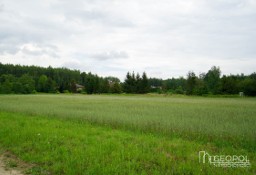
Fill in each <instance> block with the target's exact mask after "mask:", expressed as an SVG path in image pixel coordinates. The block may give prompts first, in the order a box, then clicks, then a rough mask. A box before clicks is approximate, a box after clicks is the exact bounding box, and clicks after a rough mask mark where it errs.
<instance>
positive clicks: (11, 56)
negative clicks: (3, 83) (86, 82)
mask: <svg viewBox="0 0 256 175" xmlns="http://www.w3.org/2000/svg"><path fill="white" fill-rule="evenodd" d="M0 62H2V63H12V64H22V65H39V66H44V67H47V66H49V65H51V66H52V67H63V66H64V67H68V68H71V69H79V70H81V71H86V72H89V71H91V72H92V73H97V74H98V75H100V76H108V75H113V76H117V77H119V78H121V79H123V78H124V77H125V75H126V73H127V71H135V72H141V73H142V72H143V71H146V72H147V74H148V76H151V77H158V78H164V79H165V78H170V77H179V76H186V74H187V72H188V71H190V70H193V71H194V72H195V73H196V74H198V73H201V72H207V71H208V70H209V69H210V68H211V67H212V66H213V65H216V66H220V68H221V71H222V73H224V74H230V73H232V74H237V73H245V74H250V73H252V72H255V71H256V0H128V1H127V0H126V1H124V0H72V1H71V0H0Z"/></svg>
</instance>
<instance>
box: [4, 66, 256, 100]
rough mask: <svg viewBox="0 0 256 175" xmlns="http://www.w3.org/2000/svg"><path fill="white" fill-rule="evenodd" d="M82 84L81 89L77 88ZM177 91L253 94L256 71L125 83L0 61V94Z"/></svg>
mask: <svg viewBox="0 0 256 175" xmlns="http://www.w3.org/2000/svg"><path fill="white" fill-rule="evenodd" d="M79 87H83V88H79ZM36 92H44V93H69V92H72V93H87V94H95V93H137V94H144V93H149V92H153V93H154V92H155V93H176V94H187V95H205V94H213V95H217V94H238V93H239V92H244V93H245V95H248V96H256V73H252V74H251V75H244V74H240V75H223V76H221V70H220V68H219V67H216V66H213V67H212V68H211V69H210V70H209V71H208V72H207V73H201V74H199V75H198V76H197V75H196V74H195V73H194V72H193V71H189V72H188V74H187V77H185V78H184V77H180V78H171V79H166V80H162V79H158V78H148V77H147V74H146V73H145V72H143V73H142V75H140V74H139V73H136V74H135V73H134V72H132V73H130V72H128V73H127V74H126V77H125V80H124V82H121V81H120V80H119V79H118V78H117V77H112V76H109V77H100V76H98V75H97V74H92V73H91V72H89V73H86V72H80V71H79V70H70V69H67V68H52V67H51V66H49V67H47V68H44V67H39V66H22V65H13V64H2V63H0V93H1V94H11V93H17V94H30V93H36Z"/></svg>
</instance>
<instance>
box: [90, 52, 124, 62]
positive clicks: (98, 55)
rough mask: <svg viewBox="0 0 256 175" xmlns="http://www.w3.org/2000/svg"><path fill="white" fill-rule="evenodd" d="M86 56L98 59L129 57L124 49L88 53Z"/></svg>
mask: <svg viewBox="0 0 256 175" xmlns="http://www.w3.org/2000/svg"><path fill="white" fill-rule="evenodd" d="M88 56H89V57H91V58H95V59H97V60H100V61H105V60H111V59H125V58H129V55H128V54H127V53H126V52H125V51H119V52H118V51H110V52H100V53H94V54H89V55H88Z"/></svg>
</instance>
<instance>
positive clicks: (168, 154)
mask: <svg viewBox="0 0 256 175" xmlns="http://www.w3.org/2000/svg"><path fill="white" fill-rule="evenodd" d="M0 146H1V147H2V148H5V149H8V150H9V151H11V152H13V153H14V154H15V155H17V156H18V157H20V158H21V159H22V160H25V161H26V162H29V163H31V164H36V165H37V167H33V169H31V170H30V171H29V172H31V173H32V174H49V172H50V173H51V174H68V175H77V174H202V173H203V174H254V173H255V153H252V152H248V151H246V150H244V149H237V148H232V147H228V146H226V147H216V146H215V145H213V144H211V143H208V144H201V143H199V142H196V141H188V140H184V139H181V138H170V137H166V136H159V135H153V134H150V133H140V132H132V131H125V130H120V129H113V128H112V127H110V126H97V125H93V124H90V123H88V122H79V120H65V119H63V120H61V119H60V118H52V117H48V116H35V115H33V116H30V115H28V114H21V113H19V112H0ZM200 150H207V151H208V152H211V153H216V154H219V153H225V154H234V153H236V154H239V155H240V154H242V155H245V154H246V155H247V156H248V157H249V159H250V161H251V164H252V167H251V168H216V167H213V166H210V165H208V164H200V163H199V162H198V151H200Z"/></svg>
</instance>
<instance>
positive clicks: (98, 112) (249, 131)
mask: <svg viewBox="0 0 256 175" xmlns="http://www.w3.org/2000/svg"><path fill="white" fill-rule="evenodd" d="M0 110H1V111H9V112H20V113H25V114H30V115H43V116H49V117H59V118H66V119H71V120H73V119H75V120H80V121H87V122H90V123H96V124H100V125H108V126H111V127H112V128H124V129H129V130H133V131H134V130H135V131H141V132H146V133H155V134H161V135H165V136H170V137H175V136H177V137H183V138H186V139H190V140H194V139H197V140H199V141H203V142H206V143H207V142H213V143H215V144H216V145H219V146H222V145H223V144H227V145H229V146H234V147H241V148H244V149H247V150H250V151H255V150H256V148H255V143H256V137H255V135H256V130H255V126H256V99H255V98H235V99H234V98H200V97H162V96H153V97H152V96H143V95H142V96H114V95H4V96H0Z"/></svg>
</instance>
